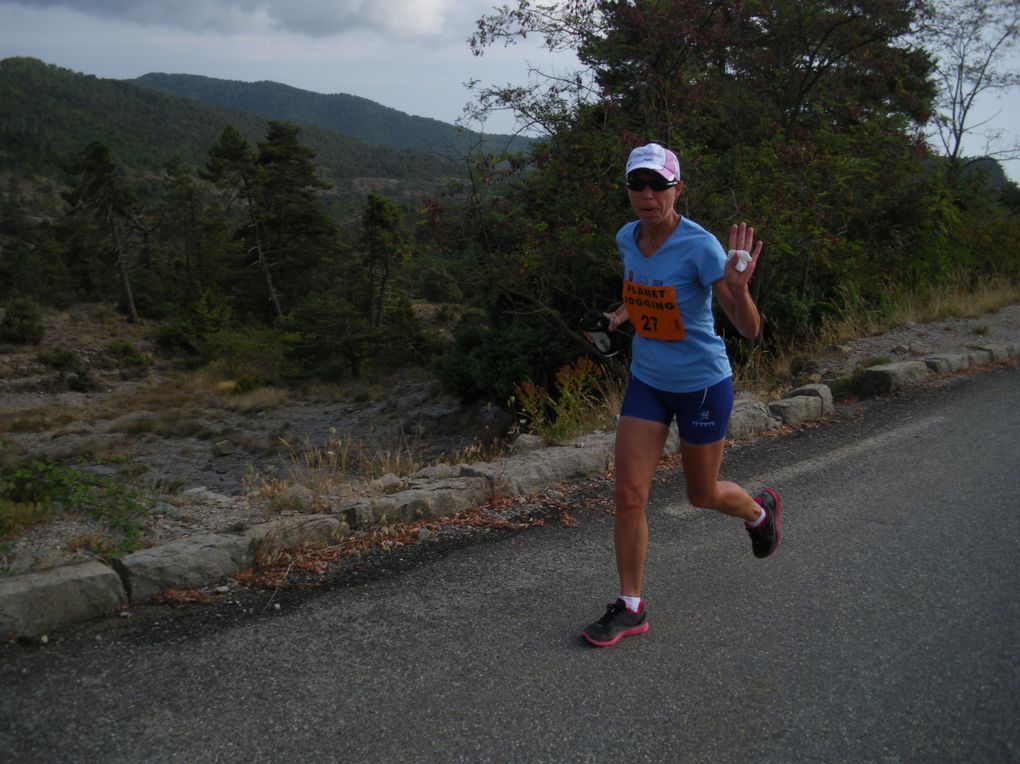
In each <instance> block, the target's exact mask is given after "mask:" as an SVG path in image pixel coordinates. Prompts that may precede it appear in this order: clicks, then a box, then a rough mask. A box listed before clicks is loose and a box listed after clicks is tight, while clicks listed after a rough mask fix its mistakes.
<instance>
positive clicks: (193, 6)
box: [16, 0, 457, 37]
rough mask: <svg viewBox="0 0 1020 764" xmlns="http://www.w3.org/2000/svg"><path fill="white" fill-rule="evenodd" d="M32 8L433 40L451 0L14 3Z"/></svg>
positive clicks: (253, 29)
mask: <svg viewBox="0 0 1020 764" xmlns="http://www.w3.org/2000/svg"><path fill="white" fill-rule="evenodd" d="M16 2H17V3H18V4H20V5H25V6H29V7H34V8H71V9H73V10H75V11H78V12H79V13H83V14H87V15H90V16H97V17H100V18H104V19H111V20H117V21H124V22H128V23H137V24H159V25H164V26H170V27H177V28H181V29H187V30H193V31H215V32H222V33H226V34H244V33H258V32H268V31H284V32H292V33H295V34H302V35H310V36H314V37H327V36H330V35H333V34H340V33H343V32H350V31H355V30H373V31H378V32H382V33H384V34H391V35H396V36H421V35H424V36H437V35H440V34H442V33H443V32H444V22H445V21H446V20H447V15H448V13H449V12H450V11H451V10H452V9H454V8H455V7H456V2H457V0H16Z"/></svg>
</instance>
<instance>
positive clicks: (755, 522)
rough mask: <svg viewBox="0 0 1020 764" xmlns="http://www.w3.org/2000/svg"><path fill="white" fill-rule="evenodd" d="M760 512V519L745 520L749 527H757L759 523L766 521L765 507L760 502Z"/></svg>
mask: <svg viewBox="0 0 1020 764" xmlns="http://www.w3.org/2000/svg"><path fill="white" fill-rule="evenodd" d="M758 512H759V513H760V514H759V515H758V519H757V520H755V521H754V522H753V523H746V521H745V523H746V525H747V527H748V528H757V527H758V526H759V525H761V524H762V523H763V522H765V508H764V507H763V506H761V505H760V504H759V505H758Z"/></svg>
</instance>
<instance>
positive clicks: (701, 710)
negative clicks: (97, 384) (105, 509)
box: [0, 366, 1020, 764]
mask: <svg viewBox="0 0 1020 764" xmlns="http://www.w3.org/2000/svg"><path fill="white" fill-rule="evenodd" d="M1018 391H1020V369H1018V368H1017V367H1015V366H1014V367H1009V368H1005V369H1001V370H997V371H992V372H987V373H984V374H980V375H975V376H969V377H964V378H960V379H955V380H953V381H951V382H944V383H941V384H938V385H934V386H928V387H925V388H924V389H921V390H918V391H914V392H912V393H910V394H906V395H898V396H894V397H891V398H889V399H885V400H880V401H875V402H870V403H866V404H860V405H857V406H855V407H848V408H846V409H841V413H840V414H838V415H837V416H836V417H834V418H833V419H832V420H831V421H829V422H826V423H823V424H821V425H818V426H814V427H807V428H803V429H801V430H799V431H797V432H795V433H793V434H789V435H786V436H783V437H770V438H762V439H759V440H758V441H756V442H754V443H751V444H747V445H741V446H739V447H736V448H734V449H732V450H731V452H730V453H729V454H728V456H727V461H726V463H725V465H724V473H725V476H726V477H728V478H730V479H734V480H737V481H739V482H740V483H742V484H743V485H745V486H747V487H748V488H751V489H757V488H759V487H761V486H762V485H763V484H766V483H767V484H769V485H773V486H775V487H776V488H778V490H779V491H780V492H781V494H782V497H783V506H784V510H783V515H782V519H783V524H782V531H783V537H782V544H781V546H780V548H779V550H778V551H777V553H776V554H775V555H774V556H773V557H772V558H769V559H768V560H765V561H760V560H756V559H755V558H754V557H753V556H752V555H751V552H750V545H749V542H748V540H747V536H746V534H745V533H744V531H743V530H742V528H741V527H740V525H739V523H738V522H737V521H734V520H731V519H728V518H724V517H722V516H718V515H716V514H714V513H710V512H705V511H697V510H694V509H692V508H691V507H689V506H688V505H686V503H685V502H684V501H683V500H682V493H683V492H682V490H680V489H679V484H680V481H681V478H680V477H679V476H678V475H677V474H676V473H675V472H669V471H664V472H663V473H662V474H661V475H660V477H659V479H658V480H657V483H656V486H655V489H654V496H653V506H652V508H651V510H650V522H651V533H652V545H651V554H650V558H649V563H648V572H647V579H646V590H645V592H644V593H645V596H646V599H647V602H648V607H649V617H650V623H651V629H650V630H649V632H648V633H647V634H646V635H644V636H641V637H636V638H630V639H626V640H624V641H623V642H622V643H620V644H619V645H617V646H615V647H612V648H609V649H604V650H599V649H595V648H590V647H588V646H586V645H584V644H583V643H582V642H581V641H580V639H579V637H578V630H579V629H580V628H581V627H582V626H583V625H584V624H585V623H587V622H589V621H591V620H593V619H594V618H596V617H597V616H599V615H600V614H601V612H602V610H603V609H604V606H605V603H607V602H608V601H609V600H610V599H612V598H613V596H614V594H615V578H614V573H613V563H612V549H611V543H610V527H611V525H610V522H611V518H609V517H608V515H607V514H606V513H605V512H602V511H589V512H580V511H579V512H578V518H579V519H580V520H581V523H580V527H575V528H570V527H563V526H561V525H558V524H555V523H550V524H548V525H547V526H546V527H544V528H540V529H536V530H531V531H526V532H519V533H512V534H505V535H501V536H500V537H499V538H498V539H495V540H490V541H488V542H486V543H473V544H467V545H464V546H462V547H460V548H457V549H453V550H451V551H449V552H448V553H447V554H445V555H443V556H440V557H436V556H433V557H426V556H423V557H422V559H421V560H420V561H418V562H417V563H415V564H408V565H404V566H403V569H402V570H401V571H400V572H399V573H394V574H392V575H382V576H380V577H376V578H375V579H374V580H368V581H365V582H361V583H357V582H355V583H350V582H349V583H348V584H347V585H343V586H335V587H324V588H323V589H321V590H319V591H316V592H313V593H306V594H305V595H303V596H301V597H293V598H287V597H284V598H282V599H281V600H278V601H279V602H282V603H283V607H282V608H281V609H280V610H279V611H276V610H274V609H272V608H270V609H267V610H261V609H260V610H259V611H258V612H254V613H252V614H250V615H248V616H243V617H236V618H223V617H222V615H223V613H222V608H220V609H217V608H211V609H208V610H207V611H203V610H201V609H199V610H197V611H196V610H189V611H185V612H183V613H181V614H180V615H174V614H170V615H168V614H167V613H166V611H160V614H158V615H156V616H151V615H150V616H145V617H143V616H142V615H139V617H138V618H136V619H132V621H130V622H124V623H120V622H117V621H114V622H113V623H112V624H106V625H105V626H104V627H103V628H100V627H92V628H89V629H83V630H80V631H76V632H73V633H69V634H67V635H65V636H64V638H63V639H62V641H61V642H60V643H59V644H58V643H57V641H56V640H53V641H52V642H51V643H50V644H49V645H46V646H32V647H28V646H7V647H6V648H5V650H4V651H3V652H2V653H0V687H2V693H0V759H2V760H3V761H17V762H32V761H39V762H65V761H66V762H140V761H154V762H163V761H167V762H169V761H180V762H221V761H222V762H227V761H239V762H260V761H309V762H311V761H315V762H327V761H338V762H348V761H349V762H362V761H373V762H589V761H590V762H605V761H647V762H782V763H783V764H790V763H795V762H968V763H970V762H1017V761H1020V512H1018V509H1020V505H1018V497H1020V470H1018V465H1020V459H1018V456H1017V453H1018V446H1020V408H1018V407H1017V406H1016V400H1017V392H1018ZM605 490H608V488H606V489H605Z"/></svg>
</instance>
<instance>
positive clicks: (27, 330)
mask: <svg viewBox="0 0 1020 764" xmlns="http://www.w3.org/2000/svg"><path fill="white" fill-rule="evenodd" d="M45 334H46V328H45V327H44V326H43V316H42V308H40V307H39V305H38V304H36V303H35V301H33V300H29V299H27V298H24V297H21V298H18V299H15V300H12V301H11V303H10V304H9V305H8V306H7V312H6V313H4V320H3V321H2V322H0V340H3V341H4V342H13V343H14V344H16V345H38V344H39V343H40V342H42V338H43V337H44V336H45Z"/></svg>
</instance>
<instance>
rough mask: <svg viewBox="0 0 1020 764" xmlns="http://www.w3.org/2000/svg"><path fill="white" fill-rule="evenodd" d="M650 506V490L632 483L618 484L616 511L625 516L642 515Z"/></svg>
mask: <svg viewBox="0 0 1020 764" xmlns="http://www.w3.org/2000/svg"><path fill="white" fill-rule="evenodd" d="M646 504H648V490H647V489H645V488H642V487H641V486H638V485H634V484H632V483H617V484H616V511H617V513H618V514H619V513H623V514H640V513H642V512H644V511H645V505H646Z"/></svg>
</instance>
